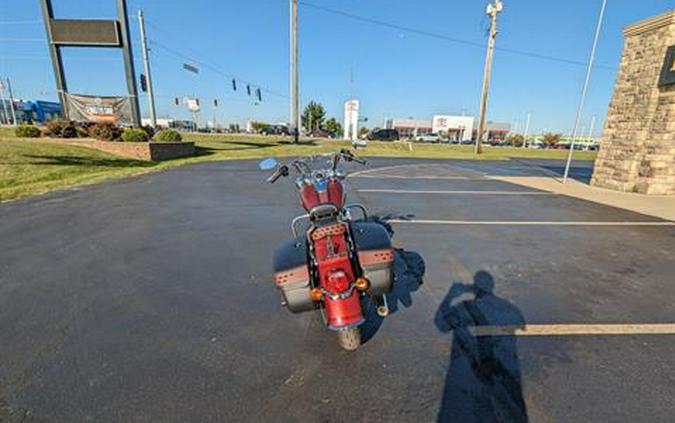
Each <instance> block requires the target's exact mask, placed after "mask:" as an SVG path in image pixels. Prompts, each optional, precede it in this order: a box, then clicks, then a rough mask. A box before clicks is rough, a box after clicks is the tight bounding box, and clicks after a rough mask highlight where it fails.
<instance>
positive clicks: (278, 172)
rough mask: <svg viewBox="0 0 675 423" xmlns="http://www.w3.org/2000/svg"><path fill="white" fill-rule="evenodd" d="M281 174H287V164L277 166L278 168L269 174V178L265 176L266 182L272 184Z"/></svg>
mask: <svg viewBox="0 0 675 423" xmlns="http://www.w3.org/2000/svg"><path fill="white" fill-rule="evenodd" d="M282 176H288V166H286V165H283V166H281V167H279V169H277V170H275V171H274V173H273V174H271V175H270V177H269V178H267V182H269V183H270V184H273V183H275V182H276V181H277V179H279V178H281V177H282Z"/></svg>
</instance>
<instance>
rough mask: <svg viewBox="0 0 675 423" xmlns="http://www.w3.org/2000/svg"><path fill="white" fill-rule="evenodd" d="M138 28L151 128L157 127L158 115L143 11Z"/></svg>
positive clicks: (139, 15) (139, 12)
mask: <svg viewBox="0 0 675 423" xmlns="http://www.w3.org/2000/svg"><path fill="white" fill-rule="evenodd" d="M138 27H139V29H140V33H141V34H140V35H141V52H142V54H143V67H144V69H145V83H146V85H147V87H148V110H149V111H150V126H152V127H153V128H155V127H156V126H157V114H156V112H155V94H154V91H153V89H152V76H150V57H149V56H148V40H147V38H146V36H145V19H144V18H143V11H142V10H139V11H138Z"/></svg>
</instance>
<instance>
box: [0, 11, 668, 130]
mask: <svg viewBox="0 0 675 423" xmlns="http://www.w3.org/2000/svg"><path fill="white" fill-rule="evenodd" d="M301 1H302V0H301ZM53 2H54V8H55V14H56V16H57V17H63V18H111V17H114V16H115V13H116V12H115V11H116V9H115V1H114V0H97V1H84V0H53ZM486 3H487V2H486V1H484V0H427V1H417V2H411V1H402V0H307V1H305V2H304V3H301V5H300V72H301V74H300V81H301V94H302V101H303V103H306V102H307V101H308V100H309V99H315V100H317V101H320V102H321V103H323V104H324V105H325V106H326V109H327V111H328V113H329V115H333V116H336V117H338V118H339V119H342V107H343V106H342V105H343V102H344V100H346V99H347V98H348V97H349V96H350V93H352V92H353V94H354V96H355V97H357V98H359V99H360V100H361V108H362V114H363V115H365V116H367V117H368V118H369V122H368V124H369V126H381V125H382V121H383V119H384V118H385V117H398V118H406V117H415V118H429V117H431V115H433V114H437V113H448V114H461V113H462V112H464V113H467V114H471V115H477V114H478V107H479V99H480V90H481V78H482V72H483V62H484V55H485V50H484V48H482V47H480V45H483V44H484V43H485V41H486V32H485V30H486V28H487V24H488V22H487V19H486V18H485V15H484V10H485V4H486ZM128 4H129V10H130V12H131V13H132V14H133V16H132V20H131V26H132V37H133V38H134V40H135V42H136V43H137V42H138V26H137V23H136V22H137V21H136V18H135V13H136V12H137V11H138V10H139V9H143V10H144V13H145V15H146V19H147V22H148V37H149V38H150V40H151V48H152V52H151V60H152V67H153V77H154V80H155V81H154V82H155V91H156V93H157V95H158V99H157V108H158V114H159V115H160V116H169V115H171V116H176V117H187V112H186V111H185V110H184V108H182V107H176V106H174V105H173V98H174V97H176V96H180V97H182V96H186V95H189V96H193V95H195V96H198V97H200V98H201V99H202V105H203V106H204V108H203V112H202V114H201V115H202V116H201V117H202V119H212V116H213V114H214V113H216V114H217V119H218V120H219V121H220V122H228V123H229V122H239V123H242V122H244V121H246V120H247V119H249V118H255V119H259V120H269V121H285V120H287V119H288V105H287V103H288V100H287V98H286V97H285V96H287V94H288V1H286V0H230V1H223V0H190V1H188V0H128ZM504 4H505V8H504V9H505V10H504V12H503V13H502V14H501V15H500V21H499V35H498V38H497V47H498V48H504V49H515V50H520V51H526V52H532V53H536V54H540V55H546V56H552V57H556V58H561V59H566V60H572V61H578V62H585V61H586V60H587V57H588V52H589V49H590V46H591V43H592V38H593V32H594V29H595V22H596V19H597V15H598V12H599V9H600V4H601V0H567V1H564V2H561V1H555V2H554V1H549V0H513V1H510V0H505V1H504ZM312 5H317V6H321V7H323V8H328V9H331V10H336V11H342V12H346V13H348V14H351V15H355V16H358V17H362V18H366V19H371V20H377V21H382V22H387V23H391V24H393V25H394V26H399V27H404V28H414V29H419V30H422V31H427V32H431V33H434V34H441V35H443V36H445V37H446V39H444V38H437V37H429V36H424V35H420V34H418V33H415V32H411V31H408V30H406V29H397V28H393V27H387V26H382V25H376V24H374V23H372V22H365V21H364V20H358V19H354V18H351V17H347V16H345V15H341V14H337V13H331V12H329V11H326V10H324V9H321V8H317V7H313V6H312ZM673 7H675V2H674V1H673V0H643V1H635V0H609V2H608V7H607V12H606V16H605V23H604V27H603V30H602V35H601V38H600V44H599V47H598V54H597V64H599V65H602V66H604V67H598V68H596V69H595V70H594V74H593V78H592V81H591V87H590V91H589V95H588V102H587V105H586V112H585V113H584V123H583V124H584V125H588V121H589V120H590V117H591V115H597V116H598V120H599V122H600V123H599V124H598V127H597V131H596V133H599V132H600V130H601V125H602V122H603V121H604V116H605V114H606V111H607V105H608V103H609V100H610V97H611V92H612V85H613V83H614V79H615V77H616V71H617V67H618V64H619V60H620V57H621V48H622V44H623V37H622V35H621V29H622V27H624V26H625V25H627V24H630V23H632V22H635V21H637V20H640V19H644V18H647V17H650V16H652V15H656V14H659V13H663V12H665V11H667V10H669V9H672V8H673ZM40 19H41V14H40V8H39V2H38V0H3V13H2V15H0V75H3V76H9V77H10V78H11V79H12V81H13V83H14V88H15V91H16V93H17V96H19V97H24V98H36V97H42V98H50V99H55V98H56V95H55V88H54V78H53V74H52V69H51V64H50V62H49V56H48V53H47V47H46V41H44V40H45V34H44V26H43V25H42V23H41V22H40V21H39V20H40ZM447 38H450V39H460V40H464V41H468V42H469V44H466V43H458V42H453V41H451V40H449V39H447ZM470 43H474V44H479V46H475V45H471V44H470ZM134 47H135V49H134V55H135V62H136V71H137V72H138V73H140V72H141V70H142V66H141V62H140V51H139V49H138V45H137V44H136V45H135V46H134ZM166 47H169V48H170V49H171V50H172V51H168V50H166ZM176 53H178V56H177V54H176ZM180 56H186V57H191V58H194V59H197V60H199V61H202V62H206V63H208V64H209V65H210V66H211V67H213V68H215V69H218V73H216V72H213V71H211V70H209V69H206V68H204V67H201V71H200V73H199V74H198V75H193V74H190V73H188V72H185V71H184V70H182V63H183V62H186V61H187V60H185V59H183V58H181V57H180ZM64 57H65V66H66V72H67V78H68V83H69V89H70V91H71V92H81V93H92V94H94V93H96V94H101V95H115V94H123V93H124V92H125V85H124V76H123V65H122V61H121V53H120V52H119V51H118V50H108V49H78V48H71V49H67V50H66V51H65V54H64ZM584 72H585V67H584V66H583V65H575V64H570V63H566V62H564V61H552V60H543V59H540V58H534V57H530V56H526V55H518V54H513V53H510V52H507V51H504V50H498V51H497V52H496V53H495V59H494V65H493V77H492V85H491V95H490V104H489V114H488V118H489V119H490V120H496V121H506V122H511V123H514V122H516V121H520V123H519V125H520V126H521V128H522V125H523V122H524V120H525V115H526V114H527V112H532V128H533V130H534V131H542V130H544V129H546V130H554V131H561V132H566V131H570V128H571V126H572V125H573V121H574V115H575V112H576V107H577V103H578V98H579V92H580V89H581V84H582V81H583V77H584ZM350 74H353V84H352V83H350V79H351V78H350ZM224 75H234V76H236V77H237V78H239V79H240V80H245V81H250V82H251V83H252V85H253V86H254V87H258V86H261V87H263V89H264V90H263V102H262V104H259V105H255V104H254V103H253V102H252V101H251V100H250V99H249V98H248V97H247V96H246V94H245V90H243V89H242V88H243V87H241V85H242V83H240V88H239V91H237V92H232V90H231V82H230V79H229V78H228V77H226V76H224ZM265 90H270V91H273V92H274V93H278V94H281V96H278V95H275V94H272V93H270V92H268V91H265ZM214 97H217V98H219V100H220V107H219V108H217V109H214V108H213V107H212V106H211V105H210V102H211V99H212V98H214ZM141 108H142V110H143V111H145V110H146V99H145V97H144V96H143V97H142V98H141Z"/></svg>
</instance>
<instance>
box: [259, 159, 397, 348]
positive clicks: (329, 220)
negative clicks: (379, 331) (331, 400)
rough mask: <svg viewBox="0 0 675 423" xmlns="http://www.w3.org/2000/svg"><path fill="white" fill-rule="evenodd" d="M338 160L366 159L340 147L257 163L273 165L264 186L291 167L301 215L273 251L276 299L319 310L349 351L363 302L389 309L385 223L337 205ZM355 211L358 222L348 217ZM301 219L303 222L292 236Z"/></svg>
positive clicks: (340, 195)
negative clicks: (336, 150) (278, 294)
mask: <svg viewBox="0 0 675 423" xmlns="http://www.w3.org/2000/svg"><path fill="white" fill-rule="evenodd" d="M343 161H346V162H356V163H360V164H365V163H366V162H365V160H362V159H359V158H358V157H356V156H355V155H354V154H352V153H351V152H350V151H349V150H342V151H340V152H339V153H337V154H332V155H327V156H315V157H310V158H306V159H301V160H294V161H293V162H292V163H291V164H290V165H279V164H278V163H277V161H276V160H274V159H266V160H264V161H262V162H261V163H260V168H261V169H263V170H271V169H275V171H274V173H273V174H272V175H271V176H270V177H269V178H268V179H267V181H268V182H270V183H274V182H276V181H277V180H278V179H279V178H280V177H282V176H284V177H285V176H288V175H289V174H290V172H291V170H295V171H296V172H297V175H298V176H297V178H296V180H295V185H296V188H297V189H298V193H299V197H300V203H301V204H302V207H303V208H304V209H305V211H306V212H307V213H306V214H303V215H301V216H298V217H296V218H295V219H293V222H292V223H291V230H292V231H293V236H294V239H292V240H291V241H288V242H286V243H285V244H283V245H281V246H280V247H279V248H277V250H276V252H275V254H274V279H275V282H276V286H277V288H279V290H280V291H281V295H282V297H283V304H284V305H286V307H288V309H289V310H290V311H291V312H292V313H301V312H306V311H312V310H319V311H320V312H321V315H322V317H323V321H324V323H325V324H326V326H327V327H328V329H330V330H332V331H335V332H336V333H337V337H338V342H339V344H340V346H341V347H342V348H344V349H345V350H349V351H353V350H355V349H357V348H358V347H359V346H360V345H361V335H360V331H359V326H360V325H361V324H362V323H364V322H365V315H366V310H365V307H369V306H370V304H374V305H375V307H376V311H377V314H378V315H380V316H381V317H384V316H386V315H387V314H389V308H388V306H387V300H386V296H385V294H386V293H387V292H389V291H390V290H391V288H392V283H393V279H394V277H393V265H394V251H393V249H392V246H391V239H390V237H389V233H388V232H387V230H386V228H385V227H383V226H382V225H381V224H379V223H376V222H372V221H368V215H367V211H366V209H365V207H364V206H362V205H360V204H345V189H344V186H343V184H342V181H343V179H344V178H345V176H346V174H345V171H344V167H343V166H342V162H343ZM355 211H357V212H358V213H360V214H361V217H362V219H359V220H356V219H354V218H353V214H354V212H355ZM303 221H305V222H306V225H305V226H306V227H305V229H304V230H303V231H302V233H299V232H298V227H299V224H300V223H301V222H303Z"/></svg>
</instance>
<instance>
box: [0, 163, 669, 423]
mask: <svg viewBox="0 0 675 423" xmlns="http://www.w3.org/2000/svg"><path fill="white" fill-rule="evenodd" d="M560 165H561V164H560V163H559V162H546V163H541V162H539V163H537V162H522V161H521V162H462V161H452V162H450V161H432V160H417V161H411V160H395V159H374V160H372V161H371V162H370V164H369V166H368V167H367V168H365V169H360V168H357V167H354V168H353V170H354V171H359V172H361V173H355V174H354V176H353V177H351V178H349V179H348V183H349V191H348V195H349V200H350V201H352V202H360V203H363V204H365V205H366V206H367V207H368V208H369V210H370V212H371V214H372V215H375V216H378V217H380V218H383V219H387V220H389V222H390V224H391V226H392V228H393V230H394V239H395V242H396V245H397V247H398V248H400V251H399V254H398V257H397V263H396V265H397V273H398V277H399V279H398V281H400V282H401V283H400V284H399V285H398V286H397V288H396V290H395V292H394V294H392V296H391V297H390V306H391V307H392V310H393V313H392V315H391V316H389V317H388V318H387V319H385V320H384V321H378V320H376V319H373V320H371V321H369V322H368V324H367V328H365V329H364V332H365V336H366V337H367V339H366V342H365V343H364V345H363V346H362V348H361V349H360V350H359V351H357V352H355V353H348V352H345V351H341V350H340V349H339V348H338V346H337V343H336V342H335V339H334V335H333V334H331V333H328V332H327V331H326V330H324V329H323V328H322V323H321V320H320V317H319V316H318V315H316V314H315V313H305V314H302V315H291V314H290V313H288V312H287V311H286V310H285V309H284V308H282V306H281V305H280V303H279V296H278V293H277V292H276V289H275V288H274V286H273V283H272V280H271V275H270V272H271V255H272V251H273V249H274V247H275V246H276V244H278V243H280V242H282V241H284V240H286V239H287V238H288V237H289V236H290V229H289V222H290V220H291V219H292V218H293V217H294V216H295V215H296V214H299V210H300V208H299V205H298V204H297V200H296V197H295V192H294V188H293V186H292V183H291V181H290V180H286V181H280V182H279V183H277V184H275V185H269V184H265V183H263V180H264V177H265V176H266V174H265V173H263V172H261V171H259V170H258V169H257V166H256V162H254V161H232V162H225V163H210V164H199V165H193V166H185V167H182V168H178V169H174V170H171V171H164V172H159V173H154V174H149V175H145V176H141V177H136V178H130V179H125V180H120V181H115V182H109V183H104V184H100V185H96V186H91V187H85V188H81V189H76V190H69V191H63V192H58V193H53V194H49V195H45V196H41V197H35V198H30V199H25V200H20V201H16V202H12V203H6V204H2V205H0V240H1V241H0V242H2V252H1V254H0V422H5V421H8V422H14V421H17V422H18V421H22V422H44V423H52V422H53V423H56V422H329V421H330V422H334V421H336V422H341V421H358V422H435V421H442V422H450V421H451V422H460V423H465V422H492V421H504V422H507V421H509V422H511V421H515V422H522V421H531V422H596V421H602V422H627V421H642V422H667V421H672V416H673V415H674V414H675V363H674V362H673V359H672V357H674V356H675V342H673V341H675V335H673V333H675V329H673V328H670V329H668V328H669V326H668V325H671V324H675V301H674V300H675V284H674V283H673V281H674V279H675V277H674V275H675V256H674V254H673V253H674V249H675V226H667V225H666V223H667V222H663V221H661V220H659V219H656V218H651V217H647V216H643V215H639V214H636V213H633V212H628V211H624V210H620V209H615V208H611V207H606V206H602V205H599V204H595V203H589V202H585V201H582V200H577V199H573V198H568V197H563V196H558V195H553V194H550V193H546V192H541V191H536V190H532V189H528V188H524V187H521V186H517V185H512V184H508V183H505V182H500V181H495V180H492V179H490V178H489V175H491V174H517V175H527V174H529V172H540V171H541V167H551V168H552V169H549V170H552V171H555V169H556V168H559V167H560ZM586 168H587V166H583V165H582V166H579V167H578V168H576V169H575V171H574V172H573V175H579V176H578V177H579V178H583V177H584V176H583V175H585V174H587V171H586V170H584V169H586ZM537 174H538V173H537ZM422 281H423V283H422V284H420V282H422ZM397 283H398V282H397ZM526 325H527V326H529V325H532V326H533V327H536V328H538V330H539V331H540V333H539V335H538V336H527V335H523V336H521V335H519V334H518V333H517V331H514V330H512V329H513V328H516V329H517V328H521V329H522V328H524V327H526ZM571 325H586V326H583V328H582V329H580V333H576V334H569V333H567V334H566V333H565V332H566V331H568V330H569V328H570V327H572V328H574V326H571ZM604 325H612V326H611V327H612V328H614V330H616V331H617V332H618V333H616V334H613V335H597V334H591V333H586V332H584V331H587V332H593V331H594V330H595V331H598V330H600V331H601V330H602V328H604V327H606V326H604ZM634 325H642V326H640V327H639V328H642V329H639V328H638V329H637V330H636V329H635V326H634ZM473 327H486V328H489V330H495V331H498V330H500V329H501V330H505V329H504V328H506V329H508V330H507V334H506V335H504V334H492V335H490V334H488V335H486V336H477V335H476V334H475V333H474V332H473V331H472V328H473ZM649 328H656V330H655V331H654V332H653V333H652V334H643V333H637V332H640V330H645V331H649V330H650V329H649Z"/></svg>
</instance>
